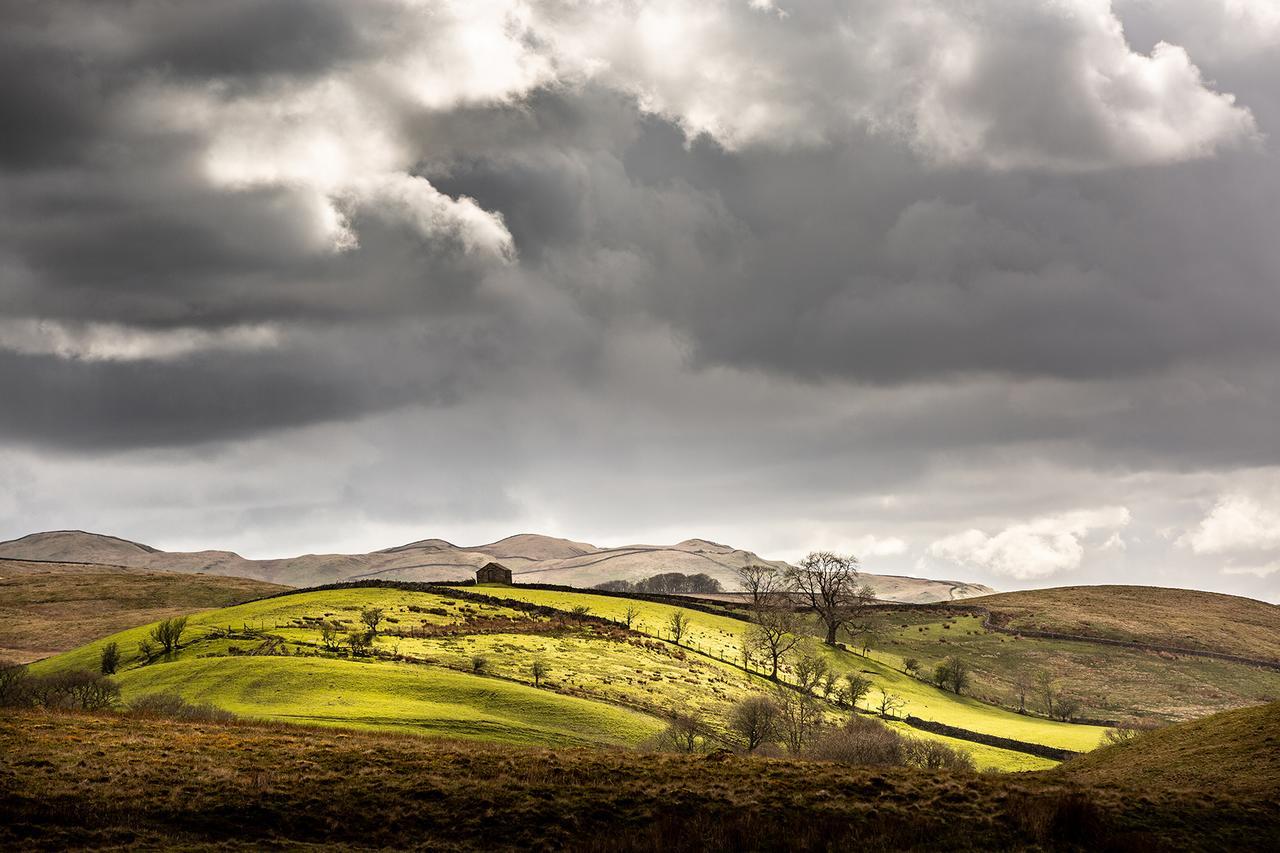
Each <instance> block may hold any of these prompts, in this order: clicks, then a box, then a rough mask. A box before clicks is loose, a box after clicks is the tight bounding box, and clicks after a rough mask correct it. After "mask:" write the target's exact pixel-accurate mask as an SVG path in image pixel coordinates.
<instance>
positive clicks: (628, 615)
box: [622, 604, 640, 631]
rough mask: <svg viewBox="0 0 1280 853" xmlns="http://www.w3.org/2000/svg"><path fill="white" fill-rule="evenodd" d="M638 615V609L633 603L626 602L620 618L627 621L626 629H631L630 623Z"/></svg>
mask: <svg viewBox="0 0 1280 853" xmlns="http://www.w3.org/2000/svg"><path fill="white" fill-rule="evenodd" d="M639 615H640V611H639V610H636V606H635V605H634V604H628V605H627V609H626V612H624V613H623V614H622V619H623V621H625V622H626V623H627V630H628V631H630V630H631V623H633V622H635V621H636V617H637V616H639Z"/></svg>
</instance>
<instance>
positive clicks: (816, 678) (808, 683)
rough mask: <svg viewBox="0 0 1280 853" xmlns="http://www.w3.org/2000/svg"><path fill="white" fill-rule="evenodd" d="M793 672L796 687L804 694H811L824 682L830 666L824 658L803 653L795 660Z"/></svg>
mask: <svg viewBox="0 0 1280 853" xmlns="http://www.w3.org/2000/svg"><path fill="white" fill-rule="evenodd" d="M793 670H794V672H795V677H796V686H797V687H799V688H800V690H802V691H803V692H805V693H808V694H813V693H814V692H815V691H817V690H818V689H819V688H820V686H821V685H822V683H823V681H825V680H826V677H827V673H828V672H829V671H830V665H829V664H828V663H827V659H826V658H824V657H822V656H820V655H815V654H813V653H811V652H805V653H804V654H802V655H800V657H799V658H798V659H797V660H796V663H795V666H794V667H793Z"/></svg>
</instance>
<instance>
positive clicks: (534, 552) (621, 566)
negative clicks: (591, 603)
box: [0, 530, 992, 603]
mask: <svg viewBox="0 0 1280 853" xmlns="http://www.w3.org/2000/svg"><path fill="white" fill-rule="evenodd" d="M2 558H8V559H16V560H55V561H61V562H75V563H93V564H102V565H113V566H127V567H131V568H143V569H149V570H153V571H171V572H204V573H207V574H215V575H229V576H236V577H245V578H255V579H258V580H264V581H270V582H272V583H279V584H288V585H290V586H315V585H318V584H324V583H334V582H337V581H346V580H366V579H384V580H400V581H457V580H466V579H469V578H471V577H473V575H474V573H475V570H476V569H478V568H479V567H481V566H483V565H484V564H485V563H488V562H495V561H496V562H500V563H502V564H503V565H505V566H506V567H508V568H510V569H511V570H512V573H513V574H514V575H515V580H516V582H517V583H520V582H521V581H523V582H525V583H535V582H536V583H550V584H565V585H569V586H579V587H590V586H594V585H596V584H599V583H603V582H605V581H610V580H627V581H636V580H640V579H642V578H646V577H650V576H652V575H656V574H661V573H663V572H680V573H682V574H699V573H701V574H707V575H710V576H711V577H713V578H715V579H716V580H718V581H720V583H721V584H723V585H724V587H725V589H727V590H729V589H734V588H736V586H737V577H736V572H737V570H738V569H739V568H741V567H742V566H745V565H749V564H768V565H774V566H777V567H779V568H784V567H785V566H786V565H787V564H786V563H784V562H781V561H776V560H766V559H764V558H763V557H761V556H759V555H758V554H755V553H754V552H751V551H746V550H743V549H741V548H734V547H732V546H730V545H722V544H719V543H716V542H711V541H709V540H706V539H696V538H695V539H686V540H684V541H683V542H679V543H677V544H675V545H623V546H618V547H610V548H602V547H598V546H596V545H592V544H590V543H587V542H577V541H574V540H571V539H562V538H557V537H554V536H543V535H540V534H536V533H520V534H516V535H514V536H508V537H506V538H505V539H499V540H498V541H496V542H489V543H486V544H483V545H455V544H453V543H452V542H448V541H446V540H444V539H421V540H418V541H415V542H410V543H407V544H404V545H397V546H394V547H391V548H385V549H383V550H380V551H373V552H371V553H368V554H304V555H302V556H298V557H285V558H280V559H274V560H251V559H248V558H246V557H242V556H240V555H239V554H236V553H235V552H233V551H218V550H208V551H161V550H160V549H158V548H153V547H151V546H149V545H143V544H140V543H137V542H131V541H129V540H127V539H120V538H118V537H115V536H108V535H104V534H99V533H86V532H84V531H79V530H59V531H50V532H46V533H33V534H30V535H28V536H23V537H21V538H19V539H14V540H11V541H9V542H0V559H2ZM864 577H865V578H866V581H867V582H868V583H869V584H870V585H871V586H872V587H873V588H874V589H876V591H877V595H879V596H880V597H882V598H885V599H888V600H892V601H902V602H912V603H927V602H934V601H951V600H955V599H960V598H968V597H971V596H975V595H984V594H986V593H989V592H992V590H991V589H990V588H989V587H985V586H982V585H981V584H971V583H964V582H960V581H945V580H929V579H924V578H904V577H891V576H888V575H875V574H869V573H868V574H865V575H864Z"/></svg>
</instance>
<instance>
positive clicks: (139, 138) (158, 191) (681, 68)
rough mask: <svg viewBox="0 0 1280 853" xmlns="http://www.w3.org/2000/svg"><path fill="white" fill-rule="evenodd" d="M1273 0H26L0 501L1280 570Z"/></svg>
mask: <svg viewBox="0 0 1280 853" xmlns="http://www.w3.org/2000/svg"><path fill="white" fill-rule="evenodd" d="M1278 80H1280V6H1277V5H1276V3H1275V2H1274V0H1115V2H1108V0H969V1H968V2H964V3H957V2H954V0H902V1H901V2H892V3H886V2H883V0H827V2H822V0H809V2H802V1H801V0H772V2H771V0H688V2H674V0H660V1H659V2H643V0H576V1H571V0H548V1H547V2H543V1H542V0H519V2H518V1H517V0H456V2H444V1H443V0H370V2H360V3H354V2H349V0H311V1H310V2H304V0H270V2H268V0H219V2H216V3H210V2H204V0H189V1H188V2H173V0H130V2H117V0H83V2H65V1H64V0H8V2H6V3H4V4H3V7H2V11H0V538H11V537H16V536H20V535H23V534H25V533H29V532H32V531H36V530H44V529H54V528H82V529H90V530H96V531H101V532H109V533H114V534H117V535H120V536H125V537H128V538H132V539H137V540H141V541H144V542H147V543H150V544H153V545H156V546H158V547H162V548H166V549H195V548H205V547H219V548H229V549H234V550H238V551H240V552H241V553H243V554H245V555H246V556H253V557H267V556H283V555H289V554H295V553H302V552H321V551H342V550H347V551H364V550H369V549H373V548H381V547H386V546H390V545H393V544H398V543H401V542H405V541H409V540H414V539H420V538H424V537H428V536H441V537H444V538H448V539H451V540H453V541H458V542H462V543H465V544H474V543H479V542H484V541H488V540H491V539H495V538H498V537H501V536H505V535H508V534H511V533H516V532H526V531H532V532H543V533H549V534H556V535H564V536H569V537H572V538H576V539H584V540H587V541H591V542H595V543H597V544H622V543H626V542H635V541H651V542H674V541H677V540H680V539H683V538H687V537H692V536H698V537H704V538H710V539H714V540H718V541H724V542H728V543H731V544H734V545H736V546H738V547H742V548H747V549H751V550H755V551H757V552H759V553H761V554H763V555H765V556H769V557H780V558H787V559H790V558H794V557H797V556H799V555H801V554H802V553H804V552H805V551H807V550H809V549H815V548H828V549H837V550H848V551H853V552H855V553H857V554H858V555H859V556H861V557H862V558H863V561H864V565H865V567H866V568H867V569H868V570H870V571H877V572H886V573H897V574H919V575H924V576H930V577H944V578H956V579H965V580H975V581H979V582H984V583H988V584H991V585H992V586H996V587H999V588H1004V589H1009V588H1017V587H1024V586H1049V585H1064V584H1072V583H1106V582H1123V583H1152V584H1163V585H1176V586H1188V587H1196V588H1203V589H1213V590H1221V591H1227V592H1237V593H1242V594H1247V595H1252V596H1255V597H1260V598H1264V599H1267V600H1272V601H1277V600H1280V227H1278V225H1277V213H1278V209H1280V160H1278V159H1277V157H1278V155H1280V148H1278V145H1280V143H1278V142H1277V137H1278V134H1280V83H1277V81H1278Z"/></svg>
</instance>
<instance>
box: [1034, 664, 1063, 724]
mask: <svg viewBox="0 0 1280 853" xmlns="http://www.w3.org/2000/svg"><path fill="white" fill-rule="evenodd" d="M1036 686H1037V687H1039V688H1040V697H1041V698H1042V699H1044V710H1045V713H1046V714H1048V715H1049V716H1050V717H1052V716H1053V711H1054V705H1055V702H1056V700H1057V698H1058V679H1057V678H1056V677H1054V674H1053V673H1052V672H1049V671H1048V670H1047V669H1046V670H1041V671H1040V672H1038V673H1036Z"/></svg>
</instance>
